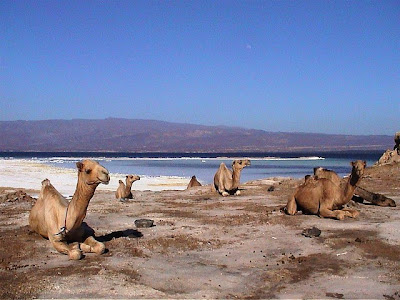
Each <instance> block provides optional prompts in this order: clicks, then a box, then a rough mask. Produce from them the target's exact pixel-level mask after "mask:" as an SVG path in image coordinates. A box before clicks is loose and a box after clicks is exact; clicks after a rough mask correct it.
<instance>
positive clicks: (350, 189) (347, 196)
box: [342, 172, 360, 204]
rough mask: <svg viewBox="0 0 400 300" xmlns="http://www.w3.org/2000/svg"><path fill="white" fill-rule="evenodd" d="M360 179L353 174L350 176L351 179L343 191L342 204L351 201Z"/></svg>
mask: <svg viewBox="0 0 400 300" xmlns="http://www.w3.org/2000/svg"><path fill="white" fill-rule="evenodd" d="M359 179H360V177H359V176H358V175H356V174H354V173H353V172H352V173H351V175H350V176H349V179H348V181H347V183H346V186H345V187H344V190H343V201H342V204H346V203H347V202H349V201H350V200H351V198H352V197H353V194H354V190H355V189H356V184H357V182H358V181H359Z"/></svg>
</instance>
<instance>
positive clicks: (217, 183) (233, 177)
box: [214, 159, 250, 197]
mask: <svg viewBox="0 0 400 300" xmlns="http://www.w3.org/2000/svg"><path fill="white" fill-rule="evenodd" d="M247 166H250V160H248V159H241V160H234V161H233V162H232V171H231V170H229V169H228V168H227V167H226V165H225V164H224V163H221V165H220V166H219V168H218V170H217V172H216V173H215V175H214V187H215V190H216V191H217V192H218V193H220V194H221V195H222V196H224V197H226V196H228V195H240V191H239V183H240V173H241V171H242V170H243V168H244V167H247Z"/></svg>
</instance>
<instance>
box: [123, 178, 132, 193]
mask: <svg viewBox="0 0 400 300" xmlns="http://www.w3.org/2000/svg"><path fill="white" fill-rule="evenodd" d="M131 188H132V182H129V181H128V180H127V181H126V185H125V191H126V192H128V193H129V192H130V191H131Z"/></svg>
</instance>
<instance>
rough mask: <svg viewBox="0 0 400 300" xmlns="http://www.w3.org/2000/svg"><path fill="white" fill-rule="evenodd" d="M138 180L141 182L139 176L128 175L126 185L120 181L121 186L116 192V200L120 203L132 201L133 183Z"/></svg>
mask: <svg viewBox="0 0 400 300" xmlns="http://www.w3.org/2000/svg"><path fill="white" fill-rule="evenodd" d="M137 180H140V177H139V176H137V175H126V179H125V181H126V185H125V184H124V183H123V182H122V180H119V186H118V189H117V191H116V192H115V198H117V199H119V200H120V201H125V199H132V198H133V196H132V183H134V182H135V181H137Z"/></svg>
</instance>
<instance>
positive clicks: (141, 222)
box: [135, 219, 154, 228]
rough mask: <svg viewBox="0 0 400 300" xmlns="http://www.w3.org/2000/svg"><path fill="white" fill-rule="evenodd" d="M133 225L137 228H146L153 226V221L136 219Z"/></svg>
mask: <svg viewBox="0 0 400 300" xmlns="http://www.w3.org/2000/svg"><path fill="white" fill-rule="evenodd" d="M135 225H136V227H137V228H147V227H152V226H154V221H153V220H150V219H138V220H135Z"/></svg>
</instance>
